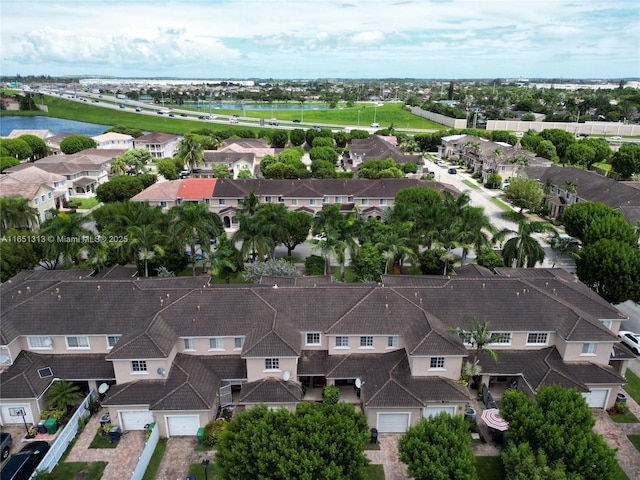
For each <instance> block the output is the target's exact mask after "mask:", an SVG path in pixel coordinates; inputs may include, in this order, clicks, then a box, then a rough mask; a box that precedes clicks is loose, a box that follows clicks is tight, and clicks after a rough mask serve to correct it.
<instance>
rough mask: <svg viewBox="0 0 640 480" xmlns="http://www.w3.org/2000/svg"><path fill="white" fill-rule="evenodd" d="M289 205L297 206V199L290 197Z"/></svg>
mask: <svg viewBox="0 0 640 480" xmlns="http://www.w3.org/2000/svg"><path fill="white" fill-rule="evenodd" d="M290 205H291V206H292V207H297V206H298V199H297V198H292V199H291V203H290Z"/></svg>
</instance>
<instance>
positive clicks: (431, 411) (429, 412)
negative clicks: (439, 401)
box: [424, 405, 456, 418]
mask: <svg viewBox="0 0 640 480" xmlns="http://www.w3.org/2000/svg"><path fill="white" fill-rule="evenodd" d="M440 412H447V413H448V414H449V415H451V416H453V415H455V414H456V407H453V406H451V407H445V406H442V405H437V406H433V407H425V409H424V416H425V417H427V418H428V417H435V416H436V415H438V414H439V413H440Z"/></svg>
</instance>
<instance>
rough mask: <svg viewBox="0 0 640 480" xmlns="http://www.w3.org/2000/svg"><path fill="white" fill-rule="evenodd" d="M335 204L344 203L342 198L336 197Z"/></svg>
mask: <svg viewBox="0 0 640 480" xmlns="http://www.w3.org/2000/svg"><path fill="white" fill-rule="evenodd" d="M333 203H342V197H335V198H334V202H333Z"/></svg>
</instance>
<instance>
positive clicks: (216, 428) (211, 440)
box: [203, 420, 227, 447]
mask: <svg viewBox="0 0 640 480" xmlns="http://www.w3.org/2000/svg"><path fill="white" fill-rule="evenodd" d="M226 428H227V422H226V421H225V420H212V421H210V422H209V423H207V424H206V425H205V427H204V438H203V442H204V444H205V445H206V446H207V447H213V446H215V444H216V443H218V440H219V439H220V436H221V435H222V434H223V433H224V431H225V429H226Z"/></svg>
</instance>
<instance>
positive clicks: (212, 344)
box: [209, 337, 242, 350]
mask: <svg viewBox="0 0 640 480" xmlns="http://www.w3.org/2000/svg"><path fill="white" fill-rule="evenodd" d="M240 348H242V346H240ZM209 350H224V345H223V344H222V337H211V338H210V339H209Z"/></svg>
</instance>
